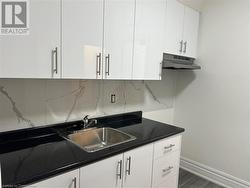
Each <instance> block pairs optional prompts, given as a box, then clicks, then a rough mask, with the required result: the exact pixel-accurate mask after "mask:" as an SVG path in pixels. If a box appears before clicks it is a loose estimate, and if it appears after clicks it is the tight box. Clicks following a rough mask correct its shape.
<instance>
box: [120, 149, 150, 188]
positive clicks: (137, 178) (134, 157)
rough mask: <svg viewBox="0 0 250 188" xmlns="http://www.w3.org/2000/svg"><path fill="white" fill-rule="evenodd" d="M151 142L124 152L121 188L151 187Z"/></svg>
mask: <svg viewBox="0 0 250 188" xmlns="http://www.w3.org/2000/svg"><path fill="white" fill-rule="evenodd" d="M152 160H153V144H149V145H146V146H143V147H140V148H138V149H134V150H131V151H128V152H126V153H124V176H123V188H135V187H143V188H151V176H152Z"/></svg>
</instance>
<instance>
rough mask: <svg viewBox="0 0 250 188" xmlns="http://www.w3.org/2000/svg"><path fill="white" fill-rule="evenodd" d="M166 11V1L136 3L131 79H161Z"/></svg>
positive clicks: (153, 0)
mask: <svg viewBox="0 0 250 188" xmlns="http://www.w3.org/2000/svg"><path fill="white" fill-rule="evenodd" d="M166 10H167V4H166V0H137V1H136V17H135V41H134V59H133V77H132V78H133V79H137V80H140V79H141V80H160V79H161V70H162V66H161V63H162V59H163V52H164V45H165V36H166V14H167V12H166ZM174 34H175V33H174Z"/></svg>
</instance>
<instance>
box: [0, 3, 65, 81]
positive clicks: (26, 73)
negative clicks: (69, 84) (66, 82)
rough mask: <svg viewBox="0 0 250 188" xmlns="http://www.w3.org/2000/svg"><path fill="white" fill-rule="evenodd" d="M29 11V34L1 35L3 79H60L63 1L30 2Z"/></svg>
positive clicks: (0, 73)
mask: <svg viewBox="0 0 250 188" xmlns="http://www.w3.org/2000/svg"><path fill="white" fill-rule="evenodd" d="M29 10H30V34H29V35H24V36H3V35H2V36H0V77H1V78H52V76H53V77H60V54H59V53H60V0H53V1H51V0H36V1H30V8H29ZM55 49H57V53H53V50H54V52H55ZM55 55H57V58H55ZM55 64H57V71H56V72H57V73H56V72H54V71H52V69H54V68H55V67H56V65H55ZM52 72H53V73H54V74H52Z"/></svg>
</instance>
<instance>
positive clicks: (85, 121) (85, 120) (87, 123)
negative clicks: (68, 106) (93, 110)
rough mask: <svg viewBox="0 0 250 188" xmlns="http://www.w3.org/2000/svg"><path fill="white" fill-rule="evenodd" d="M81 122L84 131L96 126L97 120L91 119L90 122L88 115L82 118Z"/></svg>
mask: <svg viewBox="0 0 250 188" xmlns="http://www.w3.org/2000/svg"><path fill="white" fill-rule="evenodd" d="M82 121H83V128H84V129H86V128H88V127H90V126H92V125H93V124H94V125H96V124H97V119H91V120H89V115H86V116H84V118H83V119H82Z"/></svg>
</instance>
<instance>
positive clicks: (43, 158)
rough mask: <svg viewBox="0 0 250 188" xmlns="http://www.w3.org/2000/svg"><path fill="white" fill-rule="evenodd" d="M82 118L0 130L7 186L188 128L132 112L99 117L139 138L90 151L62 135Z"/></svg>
mask: <svg viewBox="0 0 250 188" xmlns="http://www.w3.org/2000/svg"><path fill="white" fill-rule="evenodd" d="M81 123H82V122H81V121H75V122H69V123H63V124H57V125H50V126H45V127H40V128H31V129H23V130H18V131H11V132H5V133H0V162H1V171H2V184H3V187H22V186H23V185H27V184H32V183H35V182H38V181H42V180H44V179H47V178H49V177H52V176H54V175H57V174H61V173H65V172H67V171H70V170H74V169H77V168H80V167H83V166H85V165H87V164H90V163H94V162H97V161H99V160H102V159H105V158H108V157H111V156H113V155H116V154H120V153H123V152H125V151H128V150H131V149H133V148H136V147H139V146H142V145H145V144H148V143H152V142H154V141H157V140H160V139H163V138H167V137H169V136H173V135H176V134H180V133H182V132H184V129H182V128H178V127H174V126H171V125H167V124H163V123H160V122H156V121H152V120H149V119H144V118H142V112H132V113H127V114H120V115H114V116H107V117H102V118H98V127H112V128H115V129H119V130H121V131H123V132H126V133H129V134H131V135H133V136H135V137H136V138H137V139H136V140H133V141H131V142H127V143H124V144H120V145H117V146H114V147H111V148H107V149H104V150H101V151H97V152H94V153H87V152H85V151H84V150H82V149H81V148H79V147H78V146H76V145H74V144H73V143H71V142H69V141H67V140H66V139H64V138H63V137H62V136H61V133H65V132H70V131H73V130H78V129H79V128H80V127H81Z"/></svg>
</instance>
